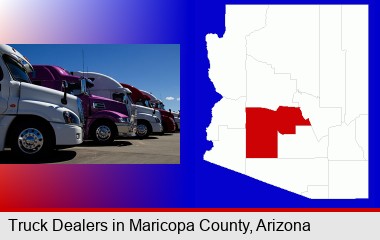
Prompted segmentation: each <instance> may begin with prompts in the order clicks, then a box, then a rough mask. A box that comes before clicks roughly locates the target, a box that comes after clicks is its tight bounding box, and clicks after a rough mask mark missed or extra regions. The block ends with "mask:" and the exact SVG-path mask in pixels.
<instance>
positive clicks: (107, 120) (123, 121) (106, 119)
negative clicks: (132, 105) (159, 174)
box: [29, 65, 136, 145]
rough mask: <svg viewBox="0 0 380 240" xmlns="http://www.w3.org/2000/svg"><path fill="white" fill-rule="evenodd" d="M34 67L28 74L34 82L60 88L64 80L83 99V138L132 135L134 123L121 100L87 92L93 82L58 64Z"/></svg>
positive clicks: (109, 138) (108, 140)
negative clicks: (74, 74)
mask: <svg viewBox="0 0 380 240" xmlns="http://www.w3.org/2000/svg"><path fill="white" fill-rule="evenodd" d="M33 67H34V71H33V72H32V73H31V74H29V75H30V77H31V79H32V81H33V83H34V84H37V85H41V86H45V87H49V88H53V89H56V90H61V83H62V81H67V82H68V85H69V90H70V91H71V92H72V93H73V94H74V95H77V96H78V97H79V98H80V99H81V100H82V104H83V109H84V118H85V125H84V129H85V133H84V138H85V139H91V140H94V141H96V142H97V143H98V144H104V145H108V144H110V143H112V142H113V141H114V140H115V138H116V137H118V136H123V137H130V136H135V133H136V126H135V125H134V124H133V121H131V119H130V117H129V113H128V111H127V109H126V108H125V106H124V104H122V103H120V102H117V101H114V100H111V99H107V98H103V97H100V96H96V95H92V94H90V93H89V92H88V89H87V87H92V86H93V83H92V82H91V81H90V80H88V79H85V78H81V77H77V76H72V75H71V74H70V73H69V72H68V71H66V70H65V69H63V68H61V67H58V66H50V65H35V66H33Z"/></svg>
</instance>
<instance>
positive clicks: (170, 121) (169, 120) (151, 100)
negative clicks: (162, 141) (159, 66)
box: [140, 90, 177, 133]
mask: <svg viewBox="0 0 380 240" xmlns="http://www.w3.org/2000/svg"><path fill="white" fill-rule="evenodd" d="M140 91H141V92H142V94H143V95H144V96H145V101H147V102H148V104H149V105H150V106H151V107H152V108H154V109H156V110H158V111H160V113H161V116H162V124H163V127H164V132H168V133H171V132H175V131H176V130H177V128H176V122H175V120H174V115H173V114H172V113H171V112H169V111H166V110H165V107H164V106H165V105H164V103H163V102H162V101H161V100H159V99H158V98H156V97H155V96H154V95H153V94H152V93H150V92H147V91H144V90H140Z"/></svg>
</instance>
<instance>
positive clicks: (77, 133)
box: [0, 45, 83, 159]
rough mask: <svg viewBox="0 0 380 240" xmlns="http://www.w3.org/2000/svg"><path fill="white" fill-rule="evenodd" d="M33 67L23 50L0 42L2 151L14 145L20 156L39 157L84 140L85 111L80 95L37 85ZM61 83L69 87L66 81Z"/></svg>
mask: <svg viewBox="0 0 380 240" xmlns="http://www.w3.org/2000/svg"><path fill="white" fill-rule="evenodd" d="M32 71H33V67H32V65H31V64H30V63H29V61H28V60H27V59H26V58H25V57H24V56H22V55H21V53H19V52H18V51H17V50H16V49H14V48H13V47H11V46H8V45H0V151H3V150H4V149H5V147H10V148H11V150H12V152H14V153H15V154H16V155H18V156H21V157H24V158H28V159H37V158H39V157H41V156H43V155H46V154H47V153H49V152H50V151H51V150H52V149H55V148H61V147H67V146H74V145H78V144H81V143H82V142H83V130H82V124H83V122H82V121H81V116H83V114H82V113H83V111H82V105H81V101H80V99H78V98H77V97H75V96H73V95H71V94H66V92H65V93H63V92H60V91H56V90H52V89H48V88H45V87H42V86H36V85H33V84H32V83H31V81H30V79H29V76H28V73H30V72H32ZM61 84H62V83H61ZM61 87H63V89H64V90H65V91H66V87H67V84H66V82H63V86H61Z"/></svg>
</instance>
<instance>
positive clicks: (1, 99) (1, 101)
mask: <svg viewBox="0 0 380 240" xmlns="http://www.w3.org/2000/svg"><path fill="white" fill-rule="evenodd" d="M3 78H4V72H3V70H2V69H1V66H0V114H2V113H3V112H5V111H6V110H7V105H8V97H7V96H8V94H7V93H5V88H4V81H3Z"/></svg>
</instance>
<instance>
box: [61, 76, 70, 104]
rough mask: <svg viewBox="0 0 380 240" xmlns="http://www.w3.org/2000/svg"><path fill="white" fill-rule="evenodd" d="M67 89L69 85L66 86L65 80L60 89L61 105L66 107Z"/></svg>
mask: <svg viewBox="0 0 380 240" xmlns="http://www.w3.org/2000/svg"><path fill="white" fill-rule="evenodd" d="M68 87H69V84H67V81H66V80H63V81H62V89H63V98H62V99H61V103H62V104H64V105H66V104H67V88H68Z"/></svg>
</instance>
